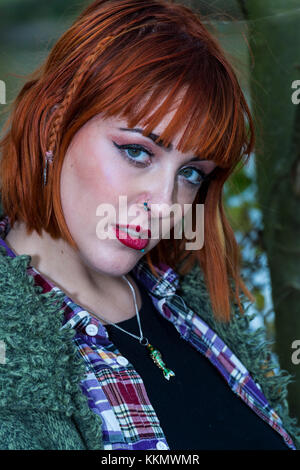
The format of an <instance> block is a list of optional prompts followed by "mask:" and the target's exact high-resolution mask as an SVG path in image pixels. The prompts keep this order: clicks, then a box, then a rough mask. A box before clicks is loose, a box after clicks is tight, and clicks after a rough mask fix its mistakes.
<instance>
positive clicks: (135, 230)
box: [116, 224, 151, 239]
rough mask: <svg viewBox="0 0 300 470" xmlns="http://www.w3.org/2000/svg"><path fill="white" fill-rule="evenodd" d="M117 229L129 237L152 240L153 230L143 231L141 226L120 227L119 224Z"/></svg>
mask: <svg viewBox="0 0 300 470" xmlns="http://www.w3.org/2000/svg"><path fill="white" fill-rule="evenodd" d="M116 227H117V228H118V229H119V230H122V231H125V232H126V233H128V234H129V235H131V237H132V238H135V237H138V238H144V239H145V238H151V230H150V229H147V230H146V229H144V230H143V229H142V228H141V226H140V225H129V224H127V225H119V224H117V225H116Z"/></svg>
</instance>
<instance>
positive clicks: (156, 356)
mask: <svg viewBox="0 0 300 470" xmlns="http://www.w3.org/2000/svg"><path fill="white" fill-rule="evenodd" d="M147 349H148V351H149V352H150V356H151V358H152V360H153V362H154V364H156V365H157V367H159V368H160V369H162V371H163V373H164V376H165V378H166V379H167V380H170V377H172V376H174V375H175V373H174V372H173V371H172V370H171V369H168V368H167V367H166V364H165V363H164V361H163V360H162V357H161V353H160V352H159V350H158V349H155V348H154V347H153V346H152V344H150V343H148V344H147Z"/></svg>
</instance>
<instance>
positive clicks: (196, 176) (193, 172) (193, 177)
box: [113, 142, 206, 187]
mask: <svg viewBox="0 0 300 470" xmlns="http://www.w3.org/2000/svg"><path fill="white" fill-rule="evenodd" d="M113 144H114V145H115V146H116V147H117V148H118V149H119V151H120V152H121V155H122V156H123V157H124V158H125V159H126V160H127V161H128V163H129V164H131V165H134V166H137V167H143V168H144V167H146V166H148V165H150V163H151V158H149V157H154V154H153V153H152V152H151V151H150V150H147V149H146V148H145V147H143V146H142V145H139V144H130V145H118V144H116V143H115V142H113ZM143 154H146V155H143ZM179 173H183V177H184V180H185V182H186V183H187V184H188V185H190V186H193V187H195V186H200V185H201V183H202V181H203V180H204V179H205V177H206V174H205V173H204V172H203V171H201V170H200V169H199V168H194V167H185V168H183V169H182V170H180V172H179Z"/></svg>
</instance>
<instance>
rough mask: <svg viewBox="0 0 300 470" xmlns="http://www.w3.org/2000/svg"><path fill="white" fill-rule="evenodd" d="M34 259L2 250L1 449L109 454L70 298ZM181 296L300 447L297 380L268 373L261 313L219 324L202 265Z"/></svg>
mask: <svg viewBox="0 0 300 470" xmlns="http://www.w3.org/2000/svg"><path fill="white" fill-rule="evenodd" d="M0 208H1V206H0ZM0 213H1V211H0ZM30 262H31V257H30V256H29V255H20V256H17V257H16V258H11V257H9V256H7V255H6V254H5V250H4V248H3V247H2V246H0V273H1V276H0V341H1V342H2V343H0V347H1V345H2V347H3V344H4V345H5V360H3V354H2V359H1V360H0V449H1V450H3V449H11V450H27V449H29V450H32V449H33V450H40V449H42V450H46V449H51V450H81V449H82V450H84V449H103V445H102V431H101V423H102V422H101V418H100V417H99V416H98V415H96V414H95V413H94V412H93V411H91V409H90V408H89V406H88V403H87V398H86V397H85V395H83V393H82V392H81V389H80V386H79V383H80V381H81V380H82V379H83V378H84V375H85V365H84V361H83V360H82V359H81V358H80V357H79V356H78V354H77V351H76V347H75V345H74V344H73V342H72V337H73V336H74V335H75V330H74V329H64V330H60V327H61V325H62V321H63V315H64V311H63V309H62V308H61V306H62V302H63V296H64V294H62V293H61V292H57V293H55V294H53V293H51V292H50V293H45V294H43V293H42V288H41V287H39V286H36V285H35V283H34V279H33V277H32V276H30V275H28V274H27V272H26V268H27V266H29V265H30ZM179 293H180V294H181V295H182V296H183V298H184V300H185V301H186V303H187V304H188V305H189V306H190V307H191V308H192V309H193V310H194V311H196V312H198V314H199V315H200V316H201V317H202V318H203V319H204V321H206V322H207V323H208V324H209V326H210V327H211V328H213V329H214V330H215V332H216V333H217V334H218V335H219V336H220V337H221V338H222V339H223V340H224V341H225V343H226V344H227V345H228V346H229V347H230V348H231V349H232V351H233V352H234V353H235V354H236V355H237V357H238V358H239V359H240V361H241V362H242V363H243V364H244V365H245V367H246V368H247V369H248V370H249V372H250V373H251V375H252V377H253V378H254V380H255V381H257V382H258V383H259V384H260V385H261V387H262V390H263V393H264V394H265V396H266V397H267V399H268V400H269V402H270V404H271V406H272V407H273V408H274V409H275V411H276V412H277V413H278V414H279V416H280V417H281V419H282V421H283V426H284V428H285V430H286V431H287V432H288V433H289V434H290V436H291V437H292V439H293V441H294V443H295V445H296V447H297V449H300V428H299V427H298V425H297V423H296V419H295V418H291V417H290V416H289V410H288V404H287V385H288V383H289V382H290V381H291V380H292V379H293V377H292V376H291V375H290V374H288V373H287V371H284V370H281V369H279V372H278V373H277V375H275V376H270V377H266V375H265V374H266V373H267V372H268V371H269V370H272V369H273V368H274V367H278V364H277V362H275V361H274V359H272V362H269V366H268V367H267V368H264V369H263V366H265V361H267V360H268V357H269V356H270V354H269V353H270V350H269V344H270V343H269V342H267V341H266V340H265V335H264V330H263V329H262V328H260V329H259V330H256V331H252V330H250V328H249V322H250V321H251V319H252V318H254V316H255V315H252V316H246V315H245V316H241V315H240V314H239V311H238V307H237V306H236V305H235V304H233V305H232V320H231V322H230V323H229V324H221V323H219V322H217V321H216V320H214V317H213V314H212V310H211V304H210V300H209V296H208V292H207V290H206V287H205V283H204V280H203V276H202V272H201V270H200V269H199V267H198V266H195V267H194V268H193V270H192V271H191V272H190V273H188V274H187V275H185V276H182V277H181V284H180V292H179ZM244 305H245V304H244ZM2 353H3V348H2ZM178 432H182V431H181V430H180V429H178Z"/></svg>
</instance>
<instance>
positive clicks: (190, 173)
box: [180, 166, 206, 186]
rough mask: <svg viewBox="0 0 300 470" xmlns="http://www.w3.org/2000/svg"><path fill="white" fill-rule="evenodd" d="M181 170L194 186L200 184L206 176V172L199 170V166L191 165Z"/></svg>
mask: <svg viewBox="0 0 300 470" xmlns="http://www.w3.org/2000/svg"><path fill="white" fill-rule="evenodd" d="M180 171H181V173H183V176H184V178H185V179H186V181H187V182H188V183H190V184H192V185H194V186H199V185H200V184H201V183H202V181H203V180H204V179H205V177H206V174H205V173H204V172H203V171H201V170H199V168H193V167H191V166H188V167H186V168H183V169H182V170H180ZM189 178H190V179H189Z"/></svg>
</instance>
